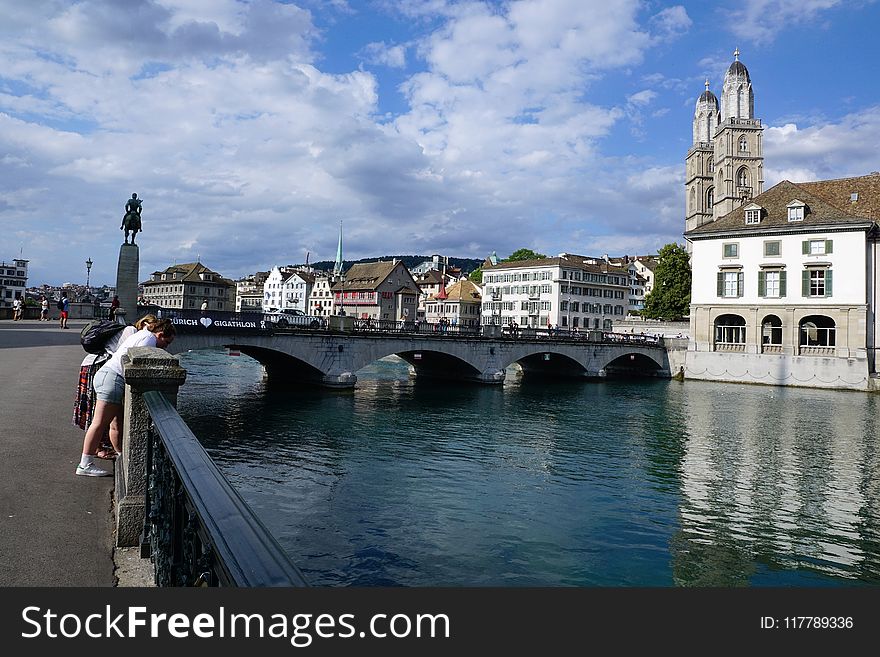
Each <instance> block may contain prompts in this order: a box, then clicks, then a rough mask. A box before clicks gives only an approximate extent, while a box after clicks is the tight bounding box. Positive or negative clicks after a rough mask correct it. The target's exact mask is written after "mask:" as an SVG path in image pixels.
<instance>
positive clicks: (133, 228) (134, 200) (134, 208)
mask: <svg viewBox="0 0 880 657" xmlns="http://www.w3.org/2000/svg"><path fill="white" fill-rule="evenodd" d="M137 196H138V195H137V194H132V195H131V198H130V199H128V202H127V203H126V204H125V216H123V217H122V225H121V226H120V227H119V229H120V230H124V231H125V243H126V244H128V234H129V233H131V243H132V244H134V236H135V235H136V234H137V232H138V231H139V230H141V201H140V199H139V198H138V197H137Z"/></svg>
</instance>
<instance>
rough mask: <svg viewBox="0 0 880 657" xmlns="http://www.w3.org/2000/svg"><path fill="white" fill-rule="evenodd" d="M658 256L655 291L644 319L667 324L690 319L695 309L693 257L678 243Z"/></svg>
mask: <svg viewBox="0 0 880 657" xmlns="http://www.w3.org/2000/svg"><path fill="white" fill-rule="evenodd" d="M657 255H658V259H659V261H658V263H657V268H656V269H655V270H654V288H653V289H652V290H651V293H650V294H649V295H648V296H647V297H646V298H645V310H644V311H643V312H642V316H644V317H647V318H649V319H662V320H667V321H669V320H678V319H682V318H683V317H687V316H688V315H690V307H691V263H690V256H688V252H687V250H686V249H685V248H684V247H683V246H680V245H678V244H675V243H672V244H667V245H666V246H664V247H663V248H662V249H660V252H659V253H658V254H657Z"/></svg>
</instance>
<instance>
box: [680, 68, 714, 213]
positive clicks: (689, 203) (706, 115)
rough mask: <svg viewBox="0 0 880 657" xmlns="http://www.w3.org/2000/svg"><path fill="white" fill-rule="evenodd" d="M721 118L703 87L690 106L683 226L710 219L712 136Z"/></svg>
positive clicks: (711, 95)
mask: <svg viewBox="0 0 880 657" xmlns="http://www.w3.org/2000/svg"><path fill="white" fill-rule="evenodd" d="M720 122H721V112H719V110H718V99H717V98H716V97H715V94H713V93H712V92H711V91H709V81H708V80H706V91H704V92H703V94H702V95H701V96H700V97H699V98H698V99H697V106H696V109H695V110H694V145H693V146H691V149H690V150H689V151H688V154H687V159H686V160H685V169H686V173H685V207H686V210H685V230H692V229H694V228H696V227H697V226H702V225H703V224H705V223H707V222H709V221H712V208H713V206H714V182H713V176H714V173H715V151H714V147H713V139H714V137H715V130H716V129H717V128H718V124H719V123H720Z"/></svg>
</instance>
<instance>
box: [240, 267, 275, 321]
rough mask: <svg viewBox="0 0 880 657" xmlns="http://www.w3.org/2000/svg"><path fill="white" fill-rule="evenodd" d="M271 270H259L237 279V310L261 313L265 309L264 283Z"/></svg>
mask: <svg viewBox="0 0 880 657" xmlns="http://www.w3.org/2000/svg"><path fill="white" fill-rule="evenodd" d="M268 277H269V272H267V271H258V272H257V273H256V274H250V275H248V276H245V277H244V278H242V279H240V280H238V281H235V311H236V312H239V313H259V312H262V311H263V284H264V283H265V282H266V279H267V278H268Z"/></svg>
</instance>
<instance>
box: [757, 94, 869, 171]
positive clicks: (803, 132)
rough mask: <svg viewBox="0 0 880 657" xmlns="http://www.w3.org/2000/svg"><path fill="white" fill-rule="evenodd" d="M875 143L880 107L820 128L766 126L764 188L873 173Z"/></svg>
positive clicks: (794, 125)
mask: <svg viewBox="0 0 880 657" xmlns="http://www.w3.org/2000/svg"><path fill="white" fill-rule="evenodd" d="M878 143H880V107H869V108H867V109H865V110H863V111H860V112H857V113H852V114H848V115H846V116H844V117H843V118H842V119H841V120H840V121H838V122H832V123H825V124H822V125H814V126H806V127H798V126H797V125H796V124H794V123H788V124H785V125H782V126H768V127H767V128H765V129H764V158H765V162H766V166H765V173H764V175H765V178H766V180H765V187H770V186H771V185H774V184H776V183H777V182H779V181H780V180H790V181H792V182H804V181H809V180H822V179H827V178H844V177H848V176H860V175H864V174H866V173H869V172H871V171H876V170H877V168H878V167H877V149H876V144H878Z"/></svg>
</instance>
